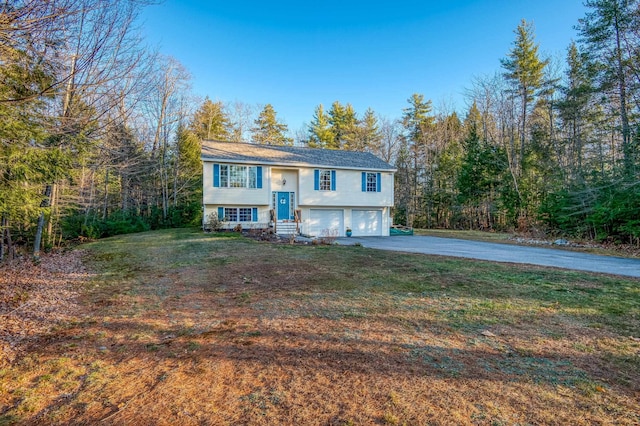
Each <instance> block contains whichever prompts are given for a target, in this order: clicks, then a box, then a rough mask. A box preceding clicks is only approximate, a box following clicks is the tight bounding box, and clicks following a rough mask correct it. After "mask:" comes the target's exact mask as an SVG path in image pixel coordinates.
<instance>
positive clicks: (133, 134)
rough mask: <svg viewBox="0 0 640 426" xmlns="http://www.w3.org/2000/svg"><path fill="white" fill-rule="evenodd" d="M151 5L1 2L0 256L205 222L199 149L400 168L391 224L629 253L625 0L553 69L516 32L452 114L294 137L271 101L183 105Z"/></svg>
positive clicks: (632, 173)
mask: <svg viewBox="0 0 640 426" xmlns="http://www.w3.org/2000/svg"><path fill="white" fill-rule="evenodd" d="M147 4H148V2H147V1H146V0H109V1H107V0H51V1H47V2H41V1H35V0H13V1H8V2H3V3H2V4H1V5H0V39H1V40H2V42H1V43H0V65H1V67H0V116H1V117H2V118H3V119H2V120H0V221H1V222H0V227H1V238H0V259H6V258H11V257H13V256H14V255H15V253H16V249H17V248H23V249H24V248H30V250H31V249H32V251H33V253H34V254H35V255H36V256H37V255H38V254H39V252H40V250H42V249H43V248H44V249H49V248H52V247H55V246H58V245H60V244H63V243H64V242H65V241H67V240H70V239H76V238H99V237H104V236H108V235H115V234H118V233H123V232H133V231H141V230H147V229H156V228H161V227H169V226H184V225H194V224H199V223H200V221H201V196H202V181H201V172H202V170H201V163H200V159H199V157H200V146H201V141H202V140H204V139H218V140H226V141H249V142H252V143H258V144H278V145H291V144H297V145H306V146H309V147H315V148H323V149H345V150H357V151H369V152H372V153H374V154H376V155H378V156H379V157H380V158H382V159H384V160H385V161H387V162H389V163H391V164H394V165H395V166H396V168H397V170H398V172H397V174H396V185H395V191H396V206H395V209H394V211H395V213H394V221H395V223H401V224H407V225H410V226H414V227H445V228H459V229H484V230H512V229H518V230H521V231H529V232H545V233H552V234H562V235H568V236H575V237H583V238H592V239H614V240H616V241H620V242H632V243H639V241H640V240H639V238H640V215H639V214H638V212H639V211H640V189H639V185H638V182H639V179H638V177H639V176H638V141H639V139H640V125H639V124H640V123H639V122H638V117H639V115H638V112H639V102H640V73H639V72H638V69H639V68H638V60H639V58H640V56H639V52H640V43H639V40H638V37H639V36H640V16H639V15H640V13H639V12H638V2H637V1H635V0H626V1H625V0H589V1H587V2H586V6H587V8H588V12H587V14H586V15H585V16H584V17H583V18H582V19H580V20H579V22H578V23H577V25H576V30H577V32H576V34H577V40H578V41H577V42H576V43H572V44H571V45H570V46H568V48H567V52H566V57H565V58H563V59H562V60H554V59H553V58H542V57H541V56H540V53H539V47H538V45H537V44H536V42H535V34H534V28H533V26H532V24H531V23H529V22H526V21H524V20H523V21H522V22H521V23H520V24H519V25H518V26H517V28H516V30H515V32H514V35H515V37H514V41H513V44H512V46H511V48H510V50H509V51H508V52H507V53H506V55H505V57H504V58H503V59H502V60H501V62H500V64H501V68H500V69H499V70H497V71H496V73H495V75H492V76H485V77H478V78H476V79H475V80H474V81H473V82H471V84H470V88H469V90H468V94H467V97H468V99H469V107H468V109H467V110H466V111H464V113H463V114H461V115H460V114H459V113H457V112H455V111H435V110H434V108H433V105H432V102H431V100H429V99H426V98H425V97H424V95H422V94H417V93H416V94H413V95H411V96H410V97H409V99H408V100H407V105H406V108H404V109H403V111H401V114H400V116H399V117H398V118H386V117H381V116H379V115H378V114H376V113H375V111H373V110H372V109H367V110H366V111H364V112H363V113H362V114H358V113H357V112H356V111H355V110H354V108H353V107H352V106H351V105H350V104H349V103H346V104H342V103H341V102H339V101H336V102H334V103H333V104H332V105H331V106H330V107H329V108H328V109H325V107H324V106H323V105H318V106H317V108H316V109H315V111H314V114H313V117H312V118H311V121H310V124H309V125H308V126H307V127H306V128H304V129H301V130H299V131H297V132H295V134H292V133H293V132H290V131H289V129H288V127H287V125H286V124H284V123H283V122H281V121H280V120H279V119H278V117H277V113H276V111H275V109H274V107H273V106H272V105H271V104H267V105H264V106H259V107H258V106H250V105H246V104H243V103H241V102H235V103H223V102H219V101H218V102H216V101H212V100H211V99H209V98H205V99H204V100H203V99H198V98H197V97H196V96H194V94H193V93H192V91H191V87H190V75H189V72H188V70H186V69H185V68H184V66H183V65H182V64H180V63H179V62H178V61H177V60H175V59H174V58H171V57H165V56H163V55H160V54H159V53H157V52H155V51H154V50H153V49H150V48H148V47H146V46H145V45H144V40H142V39H141V37H140V34H139V33H138V31H137V29H136V20H137V18H138V15H139V13H140V12H141V10H142V9H143V8H144V7H145V6H147Z"/></svg>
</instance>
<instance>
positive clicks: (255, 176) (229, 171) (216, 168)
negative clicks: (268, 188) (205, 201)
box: [213, 164, 262, 188]
mask: <svg viewBox="0 0 640 426" xmlns="http://www.w3.org/2000/svg"><path fill="white" fill-rule="evenodd" d="M213 186H215V187H220V188H262V166H240V165H235V164H214V165H213Z"/></svg>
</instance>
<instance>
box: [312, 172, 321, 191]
mask: <svg viewBox="0 0 640 426" xmlns="http://www.w3.org/2000/svg"><path fill="white" fill-rule="evenodd" d="M313 189H315V190H316V191H318V190H319V189H320V170H318V169H315V170H314V171H313Z"/></svg>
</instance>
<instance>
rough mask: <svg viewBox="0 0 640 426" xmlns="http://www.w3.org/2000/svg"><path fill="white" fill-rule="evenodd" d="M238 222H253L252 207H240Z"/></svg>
mask: <svg viewBox="0 0 640 426" xmlns="http://www.w3.org/2000/svg"><path fill="white" fill-rule="evenodd" d="M238 222H251V208H239V209H238Z"/></svg>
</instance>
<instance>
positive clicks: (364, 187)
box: [362, 172, 367, 192]
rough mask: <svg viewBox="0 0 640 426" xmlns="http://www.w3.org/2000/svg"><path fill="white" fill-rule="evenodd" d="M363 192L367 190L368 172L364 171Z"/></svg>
mask: <svg viewBox="0 0 640 426" xmlns="http://www.w3.org/2000/svg"><path fill="white" fill-rule="evenodd" d="M362 192H367V172H362Z"/></svg>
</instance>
